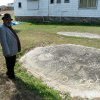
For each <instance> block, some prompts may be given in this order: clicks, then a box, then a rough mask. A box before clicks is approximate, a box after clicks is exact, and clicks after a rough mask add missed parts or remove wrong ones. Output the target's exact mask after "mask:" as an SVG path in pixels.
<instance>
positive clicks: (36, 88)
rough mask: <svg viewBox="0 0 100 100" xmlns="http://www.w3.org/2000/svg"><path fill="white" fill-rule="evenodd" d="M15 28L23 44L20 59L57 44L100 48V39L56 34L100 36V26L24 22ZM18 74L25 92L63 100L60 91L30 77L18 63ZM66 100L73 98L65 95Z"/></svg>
mask: <svg viewBox="0 0 100 100" xmlns="http://www.w3.org/2000/svg"><path fill="white" fill-rule="evenodd" d="M14 28H15V30H16V32H17V33H18V35H19V37H20V40H21V44H22V52H21V53H20V54H19V57H21V56H22V55H24V54H25V53H26V52H28V51H29V50H30V49H32V48H35V47H40V46H48V45H56V44H77V45H84V46H89V47H95V48H100V39H87V38H77V37H66V36H60V35H57V34H56V33H57V32H59V31H68V32H89V33H93V34H100V27H99V26H89V25H60V24H57V25H55V24H34V23H28V22H23V23H22V24H20V25H16V26H14ZM16 73H17V77H18V80H17V82H18V84H20V85H21V86H23V88H24V90H25V89H26V90H29V91H32V92H34V93H35V94H36V95H38V96H40V97H42V98H43V100H62V99H61V96H60V95H59V92H58V91H56V90H53V89H52V88H49V87H48V86H47V85H45V84H44V83H43V82H42V81H41V80H39V79H37V78H35V77H34V76H32V75H29V74H28V73H27V71H25V70H23V68H22V67H21V65H19V64H18V63H17V64H16ZM65 100H71V97H70V96H69V95H68V94H65Z"/></svg>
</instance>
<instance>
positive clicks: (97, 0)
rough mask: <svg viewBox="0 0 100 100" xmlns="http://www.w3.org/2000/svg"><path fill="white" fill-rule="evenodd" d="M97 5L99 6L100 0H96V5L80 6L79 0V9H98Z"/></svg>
mask: <svg viewBox="0 0 100 100" xmlns="http://www.w3.org/2000/svg"><path fill="white" fill-rule="evenodd" d="M97 6H98V0H96V7H80V0H79V6H78V8H79V9H97Z"/></svg>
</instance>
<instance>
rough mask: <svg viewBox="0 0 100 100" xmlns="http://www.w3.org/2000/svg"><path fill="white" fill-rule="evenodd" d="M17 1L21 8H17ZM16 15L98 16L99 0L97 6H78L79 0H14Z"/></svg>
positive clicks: (99, 12)
mask: <svg viewBox="0 0 100 100" xmlns="http://www.w3.org/2000/svg"><path fill="white" fill-rule="evenodd" d="M18 2H21V3H22V8H18ZM15 15H16V16H59V17H62V16H64V17H100V0H98V4H97V8H95V9H82V8H79V0H70V2H69V3H64V0H62V3H59V4H57V3H56V2H55V3H54V4H50V0H37V1H36V0H35V1H34V0H16V1H15Z"/></svg>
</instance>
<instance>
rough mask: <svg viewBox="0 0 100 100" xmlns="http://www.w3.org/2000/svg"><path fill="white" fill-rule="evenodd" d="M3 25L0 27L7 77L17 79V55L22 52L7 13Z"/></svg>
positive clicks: (0, 41)
mask: <svg viewBox="0 0 100 100" xmlns="http://www.w3.org/2000/svg"><path fill="white" fill-rule="evenodd" d="M2 20H3V25H2V26H1V27H0V43H1V46H2V50H3V55H4V57H5V61H6V67H7V72H6V75H7V76H8V78H10V79H15V73H14V66H15V63H16V54H17V53H18V52H20V51H21V45H20V40H19V38H18V36H17V34H16V32H15V31H14V30H13V28H12V26H11V21H12V20H13V19H12V18H11V15H10V14H8V13H6V14H4V16H3V17H2Z"/></svg>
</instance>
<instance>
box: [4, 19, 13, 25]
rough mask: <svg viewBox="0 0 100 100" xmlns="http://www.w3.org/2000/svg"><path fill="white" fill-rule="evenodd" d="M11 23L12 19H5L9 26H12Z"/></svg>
mask: <svg viewBox="0 0 100 100" xmlns="http://www.w3.org/2000/svg"><path fill="white" fill-rule="evenodd" d="M11 21H12V19H3V23H4V24H6V25H7V26H11Z"/></svg>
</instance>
